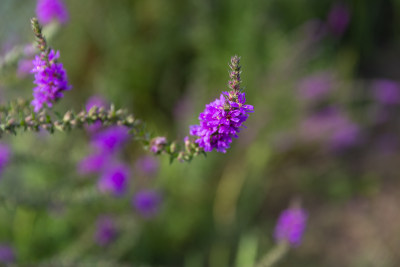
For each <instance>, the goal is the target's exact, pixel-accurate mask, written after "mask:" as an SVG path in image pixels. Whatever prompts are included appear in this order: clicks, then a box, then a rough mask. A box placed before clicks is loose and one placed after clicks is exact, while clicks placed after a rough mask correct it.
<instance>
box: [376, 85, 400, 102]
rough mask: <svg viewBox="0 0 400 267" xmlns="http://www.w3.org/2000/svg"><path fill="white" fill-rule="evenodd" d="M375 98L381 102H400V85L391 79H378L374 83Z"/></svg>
mask: <svg viewBox="0 0 400 267" xmlns="http://www.w3.org/2000/svg"><path fill="white" fill-rule="evenodd" d="M372 89H373V94H374V97H375V99H376V100H377V101H378V102H380V103H381V104H385V105H395V104H399V103H400V86H399V84H398V83H397V82H394V81H391V80H376V81H375V82H374V83H373V85H372Z"/></svg>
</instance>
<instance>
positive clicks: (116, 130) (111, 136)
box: [92, 126, 130, 153]
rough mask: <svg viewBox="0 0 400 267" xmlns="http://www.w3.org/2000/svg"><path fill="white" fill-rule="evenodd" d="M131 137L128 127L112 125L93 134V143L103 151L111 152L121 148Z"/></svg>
mask: <svg viewBox="0 0 400 267" xmlns="http://www.w3.org/2000/svg"><path fill="white" fill-rule="evenodd" d="M129 138H130V135H129V129H128V128H127V127H125V126H112V127H109V128H107V129H105V130H104V131H101V132H99V133H97V134H96V135H95V136H93V140H92V145H93V146H94V147H95V148H97V149H99V150H100V151H101V152H103V153H111V152H115V151H116V150H119V149H121V148H122V147H123V146H124V145H125V143H126V142H127V141H128V140H129Z"/></svg>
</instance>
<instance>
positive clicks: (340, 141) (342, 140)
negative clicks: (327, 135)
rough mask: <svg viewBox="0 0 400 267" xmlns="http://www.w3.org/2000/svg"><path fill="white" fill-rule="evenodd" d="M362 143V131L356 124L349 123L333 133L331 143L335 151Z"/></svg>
mask: <svg viewBox="0 0 400 267" xmlns="http://www.w3.org/2000/svg"><path fill="white" fill-rule="evenodd" d="M358 142H360V129H359V127H358V126H357V125H356V124H353V123H351V122H347V123H346V124H344V125H342V127H341V128H339V129H337V130H336V131H335V132H333V134H332V136H331V139H330V143H331V148H332V149H333V150H334V151H340V150H343V149H346V148H348V147H351V146H353V145H355V144H357V143H358Z"/></svg>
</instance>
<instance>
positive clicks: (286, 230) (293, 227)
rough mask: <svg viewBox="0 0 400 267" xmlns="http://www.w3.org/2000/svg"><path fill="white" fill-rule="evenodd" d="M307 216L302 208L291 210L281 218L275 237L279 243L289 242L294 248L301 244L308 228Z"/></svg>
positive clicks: (285, 211) (286, 211) (284, 212)
mask: <svg viewBox="0 0 400 267" xmlns="http://www.w3.org/2000/svg"><path fill="white" fill-rule="evenodd" d="M306 222H307V214H306V212H305V211H304V210H303V209H301V208H289V209H287V210H284V211H283V212H282V213H281V215H280V216H279V219H278V222H277V224H276V227H275V232H274V237H275V240H276V241H277V242H288V243H289V244H291V245H292V246H298V245H300V243H301V238H302V236H303V233H304V230H305V228H306Z"/></svg>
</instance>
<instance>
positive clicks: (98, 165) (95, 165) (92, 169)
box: [78, 154, 110, 174]
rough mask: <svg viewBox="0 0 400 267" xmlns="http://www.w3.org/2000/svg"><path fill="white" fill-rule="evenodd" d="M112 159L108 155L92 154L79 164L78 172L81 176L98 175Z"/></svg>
mask: <svg viewBox="0 0 400 267" xmlns="http://www.w3.org/2000/svg"><path fill="white" fill-rule="evenodd" d="M109 161H110V157H109V155H108V154H92V155H89V156H87V157H85V158H83V159H82V160H81V161H80V162H79V164H78V172H79V173H80V174H92V173H98V172H101V171H102V170H104V169H105V166H106V164H107V163H109Z"/></svg>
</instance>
